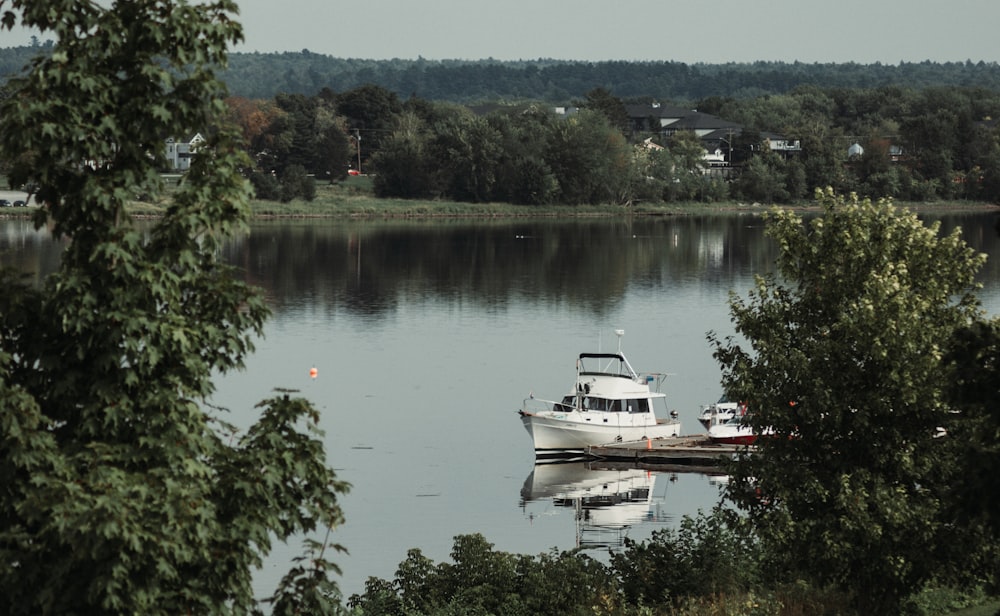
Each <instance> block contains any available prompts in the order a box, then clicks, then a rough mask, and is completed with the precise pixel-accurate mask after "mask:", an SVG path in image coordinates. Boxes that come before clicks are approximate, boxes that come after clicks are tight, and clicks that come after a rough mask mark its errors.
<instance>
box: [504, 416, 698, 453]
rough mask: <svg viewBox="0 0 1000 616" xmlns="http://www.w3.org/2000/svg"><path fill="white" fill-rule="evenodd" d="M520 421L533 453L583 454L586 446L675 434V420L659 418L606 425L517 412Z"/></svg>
mask: <svg viewBox="0 0 1000 616" xmlns="http://www.w3.org/2000/svg"><path fill="white" fill-rule="evenodd" d="M521 421H522V422H523V423H524V427H525V429H526V430H527V431H528V434H530V435H531V438H532V441H534V445H535V453H536V454H545V453H559V452H566V453H584V452H585V450H586V449H587V448H588V447H592V446H597V445H607V444H609V443H622V442H629V441H642V440H646V439H656V438H666V437H671V436H679V435H680V431H681V424H680V422H679V421H663V420H659V421H657V423H655V424H646V425H607V424H596V425H595V424H592V423H587V422H584V421H574V420H572V419H567V418H565V417H564V418H558V417H546V416H544V415H539V414H534V413H525V412H522V413H521Z"/></svg>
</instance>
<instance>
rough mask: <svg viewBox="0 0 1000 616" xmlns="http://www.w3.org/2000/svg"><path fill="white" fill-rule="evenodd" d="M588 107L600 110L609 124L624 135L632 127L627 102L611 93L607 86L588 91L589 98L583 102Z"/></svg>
mask: <svg viewBox="0 0 1000 616" xmlns="http://www.w3.org/2000/svg"><path fill="white" fill-rule="evenodd" d="M583 106H584V107H586V108H587V109H592V110H594V111H597V112H599V113H600V114H602V115H603V116H604V117H605V118H607V120H608V124H610V125H611V126H612V127H614V128H616V129H618V130H619V131H620V132H621V133H622V134H623V135H628V133H629V132H631V129H632V122H631V121H630V120H629V117H628V111H627V110H626V109H625V103H623V102H622V99H620V98H618V97H617V96H615V95H614V94H612V93H611V91H610V90H608V89H607V88H594V89H593V90H591V91H590V92H587V100H586V101H585V102H584V103H583Z"/></svg>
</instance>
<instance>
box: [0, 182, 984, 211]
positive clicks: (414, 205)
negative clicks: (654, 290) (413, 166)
mask: <svg viewBox="0 0 1000 616" xmlns="http://www.w3.org/2000/svg"><path fill="white" fill-rule="evenodd" d="M175 186H176V185H174V186H170V185H168V186H167V191H166V192H165V194H164V195H163V196H162V197H161V198H160V199H158V200H157V201H156V202H145V201H135V202H133V203H131V204H130V205H129V208H128V209H129V213H130V214H131V215H132V216H134V217H137V218H144V217H151V218H153V217H157V216H160V215H162V214H163V212H164V211H165V210H166V207H167V205H168V204H169V201H170V198H171V193H172V192H173V190H174V189H175ZM897 205H899V206H900V207H904V208H907V209H910V210H917V211H936V212H940V211H949V212H962V211H969V212H972V211H984V210H987V211H988V210H1000V205H995V204H988V203H973V202H933V203H906V202H897ZM781 207H783V208H786V209H794V210H798V211H809V210H811V209H814V206H813V204H812V201H811V200H810V201H802V202H801V203H798V204H791V205H782V206H781ZM33 209H34V208H24V209H20V208H19V209H17V210H12V209H7V208H4V210H2V211H0V218H26V217H29V216H30V215H31V212H32V211H33ZM769 209H771V206H770V205H764V204H760V203H740V202H736V201H729V202H723V203H697V202H685V203H663V202H648V203H647V202H643V203H636V204H633V205H629V206H624V205H612V204H602V205H575V206H567V205H544V206H533V205H513V204H509V203H460V202H455V201H438V200H434V201H426V200H409V199H380V198H377V197H375V196H374V193H373V191H372V186H371V178H369V177H365V176H361V177H351V178H348V179H347V180H345V181H343V182H339V183H336V184H328V183H320V184H317V186H316V198H315V199H314V200H313V201H302V200H299V199H296V200H293V201H291V202H289V203H281V202H278V201H263V200H257V199H254V200H252V201H251V202H250V210H251V217H252V219H255V220H258V219H259V220H266V219H277V218H350V219H405V218H587V217H621V216H685V215H702V216H703V215H711V214H732V213H734V212H741V213H754V214H757V213H763V212H766V211H768V210H769Z"/></svg>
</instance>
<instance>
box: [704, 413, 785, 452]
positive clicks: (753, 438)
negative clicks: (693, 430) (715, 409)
mask: <svg viewBox="0 0 1000 616" xmlns="http://www.w3.org/2000/svg"><path fill="white" fill-rule="evenodd" d="M747 419H748V415H743V414H738V415H735V416H733V417H732V418H731V419H729V420H727V421H724V422H722V423H720V424H716V425H714V426H712V427H711V428H709V429H708V438H709V440H711V441H712V442H713V443H719V444H721V445H753V444H754V443H756V442H757V438H758V437H759V436H761V435H765V436H766V435H767V434H770V432H771V431H770V430H768V429H766V430H764V432H761V433H757V432H754V431H753V428H751V427H750V424H749V422H747Z"/></svg>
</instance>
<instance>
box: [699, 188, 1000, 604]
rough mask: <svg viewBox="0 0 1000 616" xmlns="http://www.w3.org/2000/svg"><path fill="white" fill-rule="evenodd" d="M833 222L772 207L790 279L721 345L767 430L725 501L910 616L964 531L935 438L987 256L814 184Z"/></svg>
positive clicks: (744, 303) (736, 309) (761, 285)
mask: <svg viewBox="0 0 1000 616" xmlns="http://www.w3.org/2000/svg"><path fill="white" fill-rule="evenodd" d="M817 199H818V201H819V204H820V205H821V207H822V210H823V214H822V216H820V217H818V218H816V219H814V220H812V221H811V222H810V223H808V224H804V223H803V221H802V220H801V219H800V218H799V217H798V216H796V215H795V214H793V213H790V212H782V211H777V212H775V213H774V214H772V215H771V216H770V219H769V225H768V234H769V235H770V236H771V237H772V238H774V240H775V241H776V242H777V243H778V246H779V247H780V253H779V257H778V262H777V269H778V273H779V274H780V276H781V278H782V281H779V280H777V279H776V278H775V276H774V275H769V276H767V277H760V278H758V280H757V284H756V288H755V289H754V290H753V291H752V292H751V293H750V296H749V299H748V300H743V299H741V298H738V297H735V296H734V297H733V298H732V300H731V312H732V315H733V322H734V323H735V326H736V331H737V332H738V333H739V334H740V335H741V337H742V338H743V339H745V341H746V342H745V343H743V342H739V341H737V340H735V339H733V338H729V339H726V340H725V341H721V340H719V339H718V338H717V337H716V336H715V335H714V334H710V339H711V340H712V341H713V342H714V344H715V356H716V358H717V359H718V360H719V362H720V364H721V365H722V367H723V370H724V385H725V388H726V392H727V394H728V395H729V396H730V397H731V398H732V399H736V400H745V401H747V403H748V404H749V407H750V408H751V409H752V414H751V415H750V420H749V421H750V424H751V425H752V426H753V428H754V429H755V430H756V431H757V432H758V433H763V432H764V431H766V430H771V431H773V433H772V434H771V436H765V437H761V438H760V439H759V440H758V448H757V450H756V452H754V454H753V455H750V456H744V457H742V458H741V459H740V461H739V463H738V464H737V465H735V466H734V468H733V472H734V476H733V480H732V482H731V483H730V485H729V488H728V491H727V493H728V497H729V498H731V499H732V500H733V501H735V502H736V503H737V504H738V505H739V506H740V507H741V508H742V509H744V510H745V511H746V512H747V513H748V514H749V517H750V520H751V522H752V524H753V525H754V527H755V529H756V530H757V531H758V533H759V535H760V537H761V538H762V540H763V541H764V543H765V544H767V545H769V546H770V547H771V548H772V550H771V552H770V553H773V554H781V555H783V556H782V560H783V563H782V565H783V566H785V567H787V568H788V570H791V571H797V572H800V573H801V574H802V575H805V576H807V577H808V578H809V579H810V580H811V581H812V582H814V583H815V584H817V585H818V586H819V587H823V586H826V585H834V586H837V587H840V588H842V589H844V590H846V591H849V592H852V593H854V595H855V597H856V600H857V602H858V604H859V605H861V606H866V607H867V609H868V610H869V613H880V614H890V613H896V612H897V611H898V608H899V605H900V602H901V600H902V599H903V598H905V597H906V596H907V595H908V594H909V593H912V592H916V591H918V590H919V589H920V588H921V587H922V585H923V584H924V583H926V582H927V581H928V580H929V579H930V578H931V577H932V575H934V574H935V572H936V571H938V570H939V569H940V568H941V567H943V566H944V563H942V562H940V561H939V560H938V559H937V558H936V555H939V554H940V552H939V550H938V548H939V547H940V546H941V545H943V544H946V543H947V542H948V538H949V536H950V535H952V534H954V533H955V532H956V531H955V527H954V524H951V523H950V520H948V519H947V518H946V516H944V515H943V509H944V508H943V507H942V503H941V493H940V490H939V489H938V488H937V486H938V481H937V477H938V476H939V475H940V474H941V473H942V472H943V469H947V468H949V467H950V466H951V465H952V464H954V463H955V460H954V458H952V457H950V456H949V455H947V454H946V451H945V449H944V448H942V447H941V446H940V440H939V439H937V438H935V437H936V436H937V435H938V434H939V432H938V428H939V427H941V426H947V425H948V423H949V421H950V418H951V414H950V412H949V411H950V410H952V408H951V405H950V403H949V397H948V395H947V392H948V391H950V386H949V383H950V378H951V377H950V373H949V371H948V370H947V369H946V362H945V361H944V359H943V356H944V353H945V350H946V348H947V345H948V342H949V339H950V338H951V337H952V336H953V334H954V333H955V332H956V331H958V330H959V329H960V328H963V327H967V326H969V325H970V324H972V323H975V322H976V321H977V320H978V319H979V318H980V316H981V314H980V310H979V308H978V301H977V300H976V298H975V296H974V294H973V291H974V289H975V288H976V283H975V275H976V272H977V271H978V270H979V268H980V267H981V266H982V264H983V262H984V258H985V257H984V256H983V255H980V254H976V253H975V252H974V251H973V250H971V249H970V248H969V247H968V246H966V245H965V243H964V242H963V241H962V240H961V238H960V236H959V230H956V231H955V232H953V233H952V234H950V235H948V236H945V237H939V234H938V228H937V226H936V225H934V226H931V227H925V226H924V225H923V224H922V223H921V222H920V220H919V219H918V218H917V217H916V215H915V214H912V213H908V212H905V211H901V210H898V209H896V208H895V207H893V206H892V204H891V203H888V202H885V201H879V202H877V203H872V202H871V201H869V200H864V201H859V200H858V199H857V198H856V197H852V198H849V199H845V198H843V197H837V196H834V194H833V193H832V191H826V192H822V191H817Z"/></svg>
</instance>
